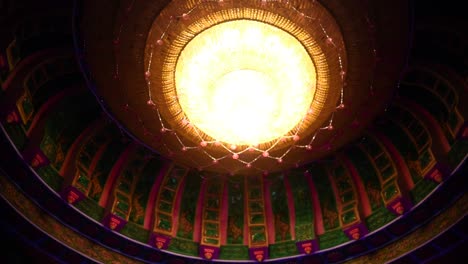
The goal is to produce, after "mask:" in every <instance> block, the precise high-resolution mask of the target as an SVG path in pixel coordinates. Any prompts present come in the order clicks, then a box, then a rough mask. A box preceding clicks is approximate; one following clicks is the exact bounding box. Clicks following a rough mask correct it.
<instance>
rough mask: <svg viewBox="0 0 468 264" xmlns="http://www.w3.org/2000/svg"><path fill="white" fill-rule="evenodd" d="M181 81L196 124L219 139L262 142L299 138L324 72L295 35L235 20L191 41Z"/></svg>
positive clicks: (182, 97) (182, 98)
mask: <svg viewBox="0 0 468 264" xmlns="http://www.w3.org/2000/svg"><path fill="white" fill-rule="evenodd" d="M175 81H176V91H177V96H178V100H179V103H180V105H181V108H182V110H183V112H184V113H185V116H186V117H187V119H188V121H189V122H190V123H191V124H192V125H194V126H196V127H197V128H198V129H200V130H201V131H203V132H204V133H205V134H207V135H208V136H210V137H212V138H213V139H214V140H218V141H222V142H226V143H230V144H236V145H256V144H260V143H265V142H268V141H271V140H274V139H277V138H280V137H282V136H284V135H287V134H294V133H295V128H296V126H298V125H299V124H300V122H301V120H302V119H303V118H304V116H305V115H307V112H308V110H309V109H310V106H311V103H312V100H313V97H314V93H315V86H316V72H315V67H314V64H313V62H312V60H311V58H310V56H309V54H308V53H307V51H306V49H305V48H304V47H303V45H302V44H301V43H300V42H299V41H298V40H297V39H296V38H295V37H293V36H292V35H290V34H289V33H288V32H286V31H284V30H282V29H279V28H276V27H274V26H271V25H269V24H266V23H262V22H257V21H252V20H235V21H229V22H224V23H221V24H218V25H216V26H213V27H211V28H209V29H207V30H205V31H203V32H201V33H200V34H198V35H197V36H196V37H195V38H193V39H192V40H191V41H190V42H189V43H188V44H187V46H186V47H185V48H184V50H183V51H182V52H181V54H180V56H179V58H178V61H177V66H176V72H175Z"/></svg>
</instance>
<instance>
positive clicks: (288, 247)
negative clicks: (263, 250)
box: [269, 241, 299, 259]
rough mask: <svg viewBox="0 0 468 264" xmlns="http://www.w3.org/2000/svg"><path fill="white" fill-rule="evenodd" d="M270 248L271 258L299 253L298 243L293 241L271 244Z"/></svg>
mask: <svg viewBox="0 0 468 264" xmlns="http://www.w3.org/2000/svg"><path fill="white" fill-rule="evenodd" d="M269 249H270V252H269V253H270V258H272V259H274V258H281V257H287V256H291V255H297V254H299V252H298V251H297V247H296V243H295V242H293V241H287V242H282V243H275V244H271V245H270V247H269Z"/></svg>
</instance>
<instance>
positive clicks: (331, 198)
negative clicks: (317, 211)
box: [309, 165, 340, 230]
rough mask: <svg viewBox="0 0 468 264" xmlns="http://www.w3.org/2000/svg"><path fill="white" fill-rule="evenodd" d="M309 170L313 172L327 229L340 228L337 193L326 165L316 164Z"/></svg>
mask: <svg viewBox="0 0 468 264" xmlns="http://www.w3.org/2000/svg"><path fill="white" fill-rule="evenodd" d="M309 171H310V172H311V174H312V180H313V181H314V184H315V188H316V189H317V193H318V195H319V200H320V204H321V207H322V208H321V209H322V215H323V223H324V227H325V230H330V229H334V228H338V227H339V226H340V222H339V219H338V211H337V209H336V201H335V195H334V192H333V189H332V187H331V182H330V180H329V178H328V175H327V172H326V171H325V167H324V166H323V165H316V166H313V167H311V168H310V169H309Z"/></svg>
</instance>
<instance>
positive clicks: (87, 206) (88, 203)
mask: <svg viewBox="0 0 468 264" xmlns="http://www.w3.org/2000/svg"><path fill="white" fill-rule="evenodd" d="M75 207H76V208H78V210H80V211H82V212H83V213H84V214H86V215H87V216H89V217H91V218H93V219H94V220H96V221H99V222H100V221H101V220H102V218H103V217H104V208H103V207H101V206H99V204H98V203H97V202H95V201H94V200H92V199H90V198H88V197H86V198H85V199H83V200H81V201H80V202H79V203H77V204H76V205H75Z"/></svg>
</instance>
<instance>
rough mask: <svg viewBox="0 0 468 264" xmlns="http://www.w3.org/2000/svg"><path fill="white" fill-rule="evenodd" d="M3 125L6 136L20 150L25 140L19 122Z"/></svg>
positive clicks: (24, 134)
mask: <svg viewBox="0 0 468 264" xmlns="http://www.w3.org/2000/svg"><path fill="white" fill-rule="evenodd" d="M0 90H1V89H0ZM3 127H4V128H5V130H6V132H7V134H8V137H9V138H10V139H11V141H13V143H14V144H15V146H16V148H18V149H19V150H22V149H23V148H24V146H25V144H26V140H27V137H26V133H25V132H24V129H23V127H22V126H21V125H19V124H3Z"/></svg>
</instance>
